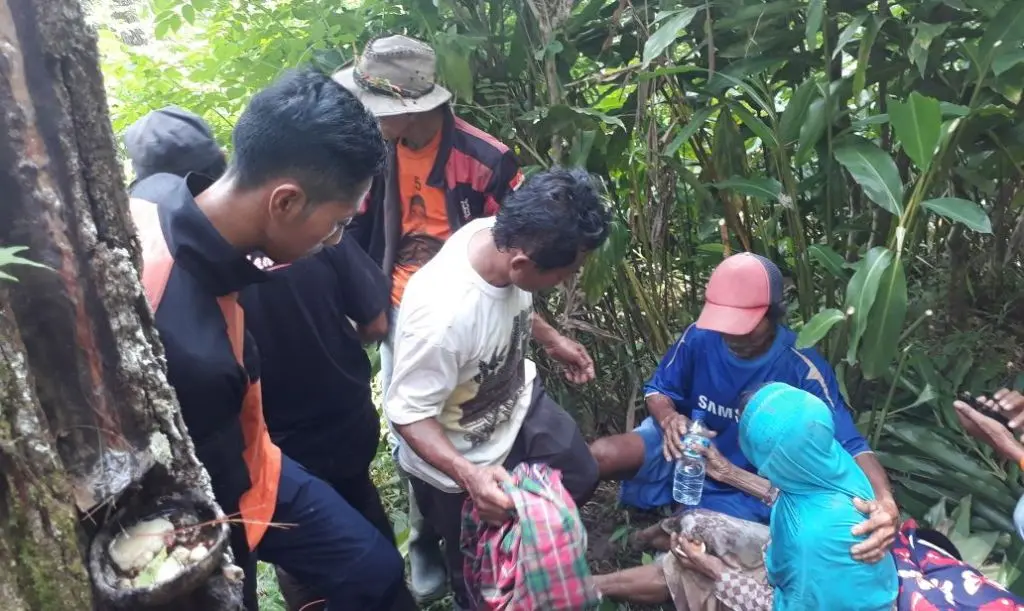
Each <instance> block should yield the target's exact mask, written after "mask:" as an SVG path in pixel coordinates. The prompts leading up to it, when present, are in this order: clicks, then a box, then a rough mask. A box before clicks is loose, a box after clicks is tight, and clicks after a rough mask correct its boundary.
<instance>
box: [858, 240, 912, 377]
mask: <svg viewBox="0 0 1024 611" xmlns="http://www.w3.org/2000/svg"><path fill="white" fill-rule="evenodd" d="M906 318H907V275H906V272H904V270H903V262H902V261H901V260H900V259H898V258H897V259H895V260H894V261H893V262H892V264H890V265H889V267H888V268H886V270H885V273H884V274H882V281H881V282H880V283H879V285H878V294H877V295H876V296H875V303H874V304H873V305H872V306H871V313H870V315H869V316H868V326H867V329H866V330H865V331H864V342H863V345H862V347H861V351H860V365H861V370H862V371H863V372H864V378H865V379H867V380H874V379H876V378H880V377H882V376H883V375H884V374H885V373H886V372H887V371H889V369H890V368H891V366H892V361H893V358H894V357H895V356H896V350H897V349H898V348H899V339H900V332H901V331H902V330H903V323H904V322H905V321H906Z"/></svg>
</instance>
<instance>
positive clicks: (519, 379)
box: [459, 309, 532, 446]
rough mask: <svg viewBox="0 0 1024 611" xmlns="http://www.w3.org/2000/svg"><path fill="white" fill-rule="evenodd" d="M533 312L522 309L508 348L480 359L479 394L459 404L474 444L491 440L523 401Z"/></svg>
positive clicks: (467, 437)
mask: <svg viewBox="0 0 1024 611" xmlns="http://www.w3.org/2000/svg"><path fill="white" fill-rule="evenodd" d="M531 312H532V310H531V309H526V310H522V311H520V312H519V314H518V315H516V317H515V319H514V320H513V321H512V336H511V337H510V338H509V340H508V349H507V350H505V351H504V352H503V353H502V352H500V351H499V350H495V351H494V352H493V353H491V356H490V358H488V359H487V360H480V361H478V365H477V366H478V367H479V368H480V373H478V374H477V375H476V376H475V377H474V378H473V381H474V382H476V383H477V389H476V396H475V397H473V398H472V399H468V400H466V401H463V402H462V405H460V406H459V407H460V409H461V410H462V415H461V416H460V418H459V425H460V426H461V427H462V428H463V429H465V431H466V433H465V436H466V441H468V442H469V443H470V444H472V445H473V446H477V445H479V444H481V443H485V442H487V441H490V439H491V435H493V434H494V430H495V428H497V426H498V425H500V424H502V423H504V422H508V419H509V418H510V417H511V416H512V410H513V408H515V406H516V402H517V401H518V400H519V395H520V393H521V392H522V390H523V382H524V379H525V369H526V367H525V363H524V360H525V359H526V350H527V348H528V344H529V342H530V333H529V324H530V313H531Z"/></svg>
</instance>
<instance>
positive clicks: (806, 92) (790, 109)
mask: <svg viewBox="0 0 1024 611" xmlns="http://www.w3.org/2000/svg"><path fill="white" fill-rule="evenodd" d="M817 93H818V83H816V82H815V81H814V79H813V78H811V79H807V80H806V81H804V82H803V83H801V84H800V86H799V87H797V88H796V89H794V90H793V95H792V96H791V97H790V98H789V103H788V104H786V110H784V111H782V119H781V120H780V121H779V136H780V137H781V138H782V143H781V144H783V145H784V146H788V145H789V144H790V143H792V142H796V141H797V140H798V139H799V138H800V128H801V127H803V124H804V118H805V117H806V116H807V110H808V108H809V107H810V105H811V101H812V100H814V97H815V95H817Z"/></svg>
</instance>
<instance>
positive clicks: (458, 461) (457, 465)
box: [448, 456, 477, 491]
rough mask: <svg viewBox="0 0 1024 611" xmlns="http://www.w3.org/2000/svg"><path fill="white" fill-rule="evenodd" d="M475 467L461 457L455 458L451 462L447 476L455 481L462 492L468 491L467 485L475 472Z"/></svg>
mask: <svg viewBox="0 0 1024 611" xmlns="http://www.w3.org/2000/svg"><path fill="white" fill-rule="evenodd" d="M476 469H477V466H476V465H475V464H473V463H471V462H469V461H468V460H466V459H465V458H463V457H462V456H459V457H457V458H455V459H454V460H453V461H452V464H451V469H450V473H448V475H449V476H450V477H451V478H452V479H453V480H455V483H456V484H458V485H459V487H460V488H462V489H463V490H466V491H468V490H469V486H468V483H469V481H470V480H471V479H472V477H473V473H474V472H475V471H476Z"/></svg>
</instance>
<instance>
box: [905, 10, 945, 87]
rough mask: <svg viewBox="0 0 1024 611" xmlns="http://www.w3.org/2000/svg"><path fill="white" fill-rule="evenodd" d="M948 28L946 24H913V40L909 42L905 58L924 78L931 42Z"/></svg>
mask: <svg viewBox="0 0 1024 611" xmlns="http://www.w3.org/2000/svg"><path fill="white" fill-rule="evenodd" d="M948 27H949V24H948V23H915V24H914V29H915V30H916V32H915V34H914V39H913V40H912V41H911V42H910V48H909V49H907V57H908V58H909V59H910V61H911V62H913V63H914V65H916V66H917V71H918V72H920V73H921V76H924V73H925V69H926V68H927V67H928V49H930V48H931V46H932V41H933V40H935V39H936V38H938V37H939V36H941V35H942V33H943V32H945V31H946V28H948Z"/></svg>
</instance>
